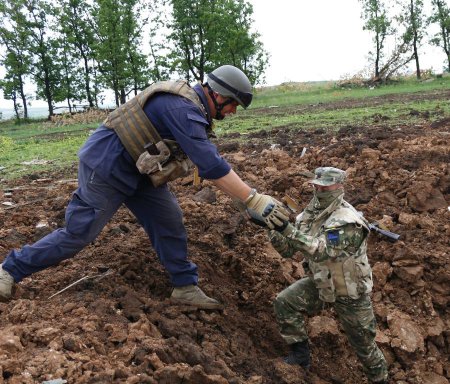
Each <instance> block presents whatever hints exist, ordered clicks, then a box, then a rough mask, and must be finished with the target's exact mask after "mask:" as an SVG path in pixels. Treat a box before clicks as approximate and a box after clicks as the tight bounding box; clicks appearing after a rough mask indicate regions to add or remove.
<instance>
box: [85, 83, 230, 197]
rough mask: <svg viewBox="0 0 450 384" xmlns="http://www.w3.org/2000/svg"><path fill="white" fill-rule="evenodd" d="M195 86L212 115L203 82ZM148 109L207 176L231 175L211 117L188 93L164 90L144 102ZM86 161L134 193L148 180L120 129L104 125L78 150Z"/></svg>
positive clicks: (111, 181) (166, 135)
mask: <svg viewBox="0 0 450 384" xmlns="http://www.w3.org/2000/svg"><path fill="white" fill-rule="evenodd" d="M194 90H195V91H196V92H197V94H198V95H199V97H200V100H201V101H202V104H203V105H204V106H205V108H206V111H207V114H208V117H209V116H211V113H210V111H209V107H208V103H207V100H206V97H205V94H204V92H203V88H202V86H201V85H200V84H197V85H196V86H194ZM144 111H145V113H146V115H147V116H148V118H149V119H150V121H151V122H152V123H153V125H154V127H155V128H156V129H157V130H158V132H159V134H160V135H161V137H162V138H163V139H171V140H175V141H176V142H177V143H178V144H179V145H180V146H181V148H182V149H183V151H184V152H185V153H186V155H187V156H188V157H189V158H190V159H191V161H192V162H193V163H194V164H195V165H196V166H197V167H198V170H199V175H200V176H201V177H203V178H205V179H219V178H221V177H223V176H225V175H227V174H228V173H229V172H230V170H231V167H230V165H229V164H228V163H227V162H226V160H225V159H223V158H222V157H221V156H220V155H219V153H218V152H217V148H216V146H215V145H214V144H213V143H211V141H209V139H208V137H207V134H206V129H207V128H209V127H210V125H211V122H210V121H211V120H210V121H208V120H207V119H205V117H204V115H203V114H202V112H201V111H200V109H199V108H198V107H197V106H195V105H194V104H193V103H192V102H191V101H189V100H187V99H186V98H184V97H181V96H177V95H173V94H168V93H160V94H157V95H155V96H153V97H152V98H151V99H150V100H149V101H148V102H147V103H146V104H145V106H144ZM78 156H79V158H80V161H82V162H83V163H85V164H86V165H87V166H88V167H89V168H91V169H93V170H95V172H96V173H97V174H98V175H99V176H100V177H101V178H102V179H104V180H105V181H107V182H108V183H109V184H110V185H112V186H114V187H115V188H117V189H118V190H120V191H121V192H123V193H125V194H127V195H133V193H134V191H135V190H136V189H137V188H138V185H139V183H140V182H143V181H146V180H148V177H147V176H146V175H142V174H140V173H139V171H138V170H137V168H136V165H135V163H134V161H133V159H132V158H131V156H130V155H129V154H128V153H127V151H126V149H125V148H124V146H123V145H122V143H121V142H120V140H119V137H118V136H117V135H116V133H115V132H114V131H113V130H112V129H109V128H106V127H104V126H103V125H101V126H100V127H99V128H98V129H97V130H96V131H95V132H94V133H93V134H92V135H91V136H90V137H89V138H88V140H87V141H86V143H85V144H84V145H83V147H82V148H81V149H80V151H79V152H78Z"/></svg>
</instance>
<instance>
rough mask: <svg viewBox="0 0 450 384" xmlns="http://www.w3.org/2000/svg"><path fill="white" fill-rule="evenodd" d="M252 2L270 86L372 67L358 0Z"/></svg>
mask: <svg viewBox="0 0 450 384" xmlns="http://www.w3.org/2000/svg"><path fill="white" fill-rule="evenodd" d="M249 1H250V3H251V4H253V8H254V14H253V19H254V28H255V30H257V31H258V32H259V33H260V34H261V41H262V42H263V44H264V47H265V49H266V50H267V51H268V52H269V54H270V61H269V64H270V67H269V68H268V69H267V71H266V83H267V85H277V84H281V83H283V82H287V81H301V82H303V81H321V80H339V79H341V78H343V77H346V76H351V75H353V74H355V73H357V72H359V71H361V70H363V69H364V68H367V66H368V52H369V51H370V50H371V49H372V47H373V45H372V41H371V38H372V35H371V34H370V33H369V32H366V31H363V29H362V26H363V21H362V19H361V5H360V3H359V1H358V0H276V1H273V0H249ZM419 54H420V56H419V59H420V65H421V69H432V70H434V71H435V72H438V73H439V72H441V71H442V64H443V61H444V60H445V55H444V52H443V50H442V48H436V47H430V46H426V47H424V49H422V51H419ZM2 75H3V72H2V69H1V68H0V77H1V76H2ZM32 106H35V107H41V106H44V107H45V106H46V103H45V102H42V101H34V102H33V103H32ZM0 108H12V102H9V101H6V100H2V99H1V98H0Z"/></svg>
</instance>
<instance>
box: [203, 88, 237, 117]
mask: <svg viewBox="0 0 450 384" xmlns="http://www.w3.org/2000/svg"><path fill="white" fill-rule="evenodd" d="M206 86H207V87H208V94H209V96H210V97H211V100H212V101H213V103H214V109H215V110H216V116H214V118H215V119H216V120H223V119H224V117H225V116H223V115H222V113H221V112H222V109H223V108H224V107H225V106H226V105H228V104H231V103H232V102H233V99H232V98H231V97H230V98H228V99H227V100H225V101H224V102H223V103H220V104H219V103H218V102H217V98H216V95H215V94H214V91H213V90H212V89H211V87H210V86H209V84H208V83H207V84H206Z"/></svg>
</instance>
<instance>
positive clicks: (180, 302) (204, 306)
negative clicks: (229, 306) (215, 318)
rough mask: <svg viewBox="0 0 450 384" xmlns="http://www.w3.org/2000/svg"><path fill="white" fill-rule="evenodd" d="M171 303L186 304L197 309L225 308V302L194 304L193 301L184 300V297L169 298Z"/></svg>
mask: <svg viewBox="0 0 450 384" xmlns="http://www.w3.org/2000/svg"><path fill="white" fill-rule="evenodd" d="M169 301H170V303H171V304H173V305H186V306H188V307H192V308H197V309H219V310H220V309H223V308H224V306H223V304H220V303H217V304H214V303H210V304H208V303H204V304H194V303H193V302H192V301H188V300H182V299H172V298H170V299H169Z"/></svg>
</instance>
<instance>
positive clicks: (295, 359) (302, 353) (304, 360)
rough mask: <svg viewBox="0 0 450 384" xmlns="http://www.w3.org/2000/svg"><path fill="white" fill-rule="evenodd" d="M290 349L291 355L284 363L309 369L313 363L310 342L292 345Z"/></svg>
mask: <svg viewBox="0 0 450 384" xmlns="http://www.w3.org/2000/svg"><path fill="white" fill-rule="evenodd" d="M289 347H290V349H291V351H290V352H289V355H287V357H285V358H284V362H285V363H287V364H290V365H296V364H298V365H300V366H301V367H303V368H304V369H309V367H310V365H311V363H310V357H309V356H310V353H309V345H308V340H305V341H301V342H299V343H294V344H291V345H290V346H289Z"/></svg>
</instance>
